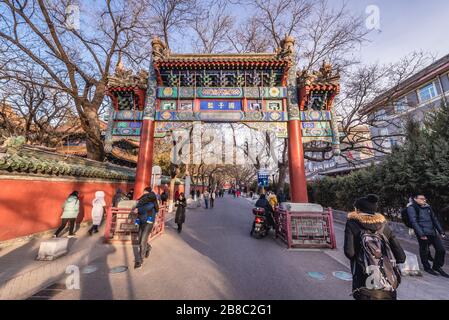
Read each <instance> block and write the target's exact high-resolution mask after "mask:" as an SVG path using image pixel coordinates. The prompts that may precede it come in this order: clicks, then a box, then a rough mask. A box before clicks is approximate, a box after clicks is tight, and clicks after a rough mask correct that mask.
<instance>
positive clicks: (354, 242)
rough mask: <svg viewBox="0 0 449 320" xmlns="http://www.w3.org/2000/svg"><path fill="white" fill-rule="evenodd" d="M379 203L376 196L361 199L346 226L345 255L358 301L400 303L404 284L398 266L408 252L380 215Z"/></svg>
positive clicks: (350, 214)
mask: <svg viewBox="0 0 449 320" xmlns="http://www.w3.org/2000/svg"><path fill="white" fill-rule="evenodd" d="M378 201H379V198H378V197H377V196H376V195H373V194H370V195H367V196H365V197H362V198H359V199H357V200H356V201H355V203H354V207H355V211H354V212H351V213H349V214H348V220H347V222H346V228H345V242H344V252H345V255H346V257H347V258H348V259H349V260H350V261H351V271H352V295H353V297H354V299H356V300H396V297H397V292H396V289H397V288H398V286H399V283H400V281H401V276H400V271H399V269H398V267H397V266H396V264H398V263H404V262H405V258H406V256H405V252H404V250H403V249H402V247H401V245H400V244H399V241H398V240H397V239H396V238H395V236H394V234H393V232H392V231H391V229H390V228H389V227H388V224H387V221H386V219H385V217H384V216H383V215H382V214H380V213H376V211H377V202H378Z"/></svg>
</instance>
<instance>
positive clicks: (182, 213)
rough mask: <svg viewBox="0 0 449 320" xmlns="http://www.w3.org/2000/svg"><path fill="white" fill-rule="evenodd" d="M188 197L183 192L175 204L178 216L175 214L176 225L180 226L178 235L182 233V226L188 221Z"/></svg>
mask: <svg viewBox="0 0 449 320" xmlns="http://www.w3.org/2000/svg"><path fill="white" fill-rule="evenodd" d="M186 206H187V202H186V197H185V195H184V192H181V194H180V195H179V198H178V200H176V202H175V207H176V214H175V223H176V224H177V225H178V233H181V231H182V224H183V223H184V222H185V221H186Z"/></svg>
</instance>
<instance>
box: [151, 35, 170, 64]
mask: <svg viewBox="0 0 449 320" xmlns="http://www.w3.org/2000/svg"><path fill="white" fill-rule="evenodd" d="M151 47H152V49H153V50H152V56H153V61H159V60H163V59H165V58H168V56H169V55H170V50H169V49H168V46H167V44H166V43H165V42H164V41H162V40H161V39H160V38H159V37H154V38H153V40H152V41H151Z"/></svg>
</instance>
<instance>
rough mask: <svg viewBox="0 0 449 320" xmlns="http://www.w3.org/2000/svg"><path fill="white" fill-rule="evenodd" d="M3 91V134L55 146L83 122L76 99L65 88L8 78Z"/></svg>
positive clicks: (33, 142) (1, 112) (31, 142)
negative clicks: (50, 87)
mask: <svg viewBox="0 0 449 320" xmlns="http://www.w3.org/2000/svg"><path fill="white" fill-rule="evenodd" d="M30 78H31V77H30ZM1 95H2V96H3V99H2V100H3V103H2V108H1V110H0V114H1V117H2V118H3V119H2V120H3V121H2V122H3V124H4V127H5V130H4V132H3V135H6V136H14V135H22V136H24V137H25V140H26V142H27V143H30V144H37V145H43V146H47V147H55V146H56V145H57V144H58V143H59V142H60V140H61V139H62V138H63V136H64V134H65V133H67V132H68V131H69V130H70V129H73V128H74V127H75V126H76V125H77V124H78V123H79V121H77V120H78V117H77V116H76V114H75V112H74V107H73V101H72V100H71V97H70V96H68V95H67V94H66V93H65V92H61V91H57V90H55V89H49V88H46V87H44V86H40V85H36V84H35V83H32V82H17V81H8V82H6V83H4V84H3V86H2V88H1ZM59 128H64V130H60V129H59Z"/></svg>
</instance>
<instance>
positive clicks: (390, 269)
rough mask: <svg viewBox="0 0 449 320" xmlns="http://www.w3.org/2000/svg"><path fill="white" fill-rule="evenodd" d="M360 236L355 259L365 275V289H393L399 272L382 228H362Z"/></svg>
mask: <svg viewBox="0 0 449 320" xmlns="http://www.w3.org/2000/svg"><path fill="white" fill-rule="evenodd" d="M360 237H361V246H360V251H359V255H358V259H357V261H358V263H359V264H360V265H361V267H362V270H363V272H364V274H365V275H366V276H367V281H366V285H367V286H366V289H369V290H383V291H390V292H393V291H395V290H396V289H397V288H398V286H399V284H400V283H401V273H400V270H399V268H398V267H397V265H396V259H395V257H394V254H393V252H392V251H391V247H390V244H389V242H388V239H387V238H386V237H385V235H384V233H383V228H382V229H380V230H378V231H375V232H373V231H370V230H362V231H361V233H360ZM354 271H355V270H354Z"/></svg>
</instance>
